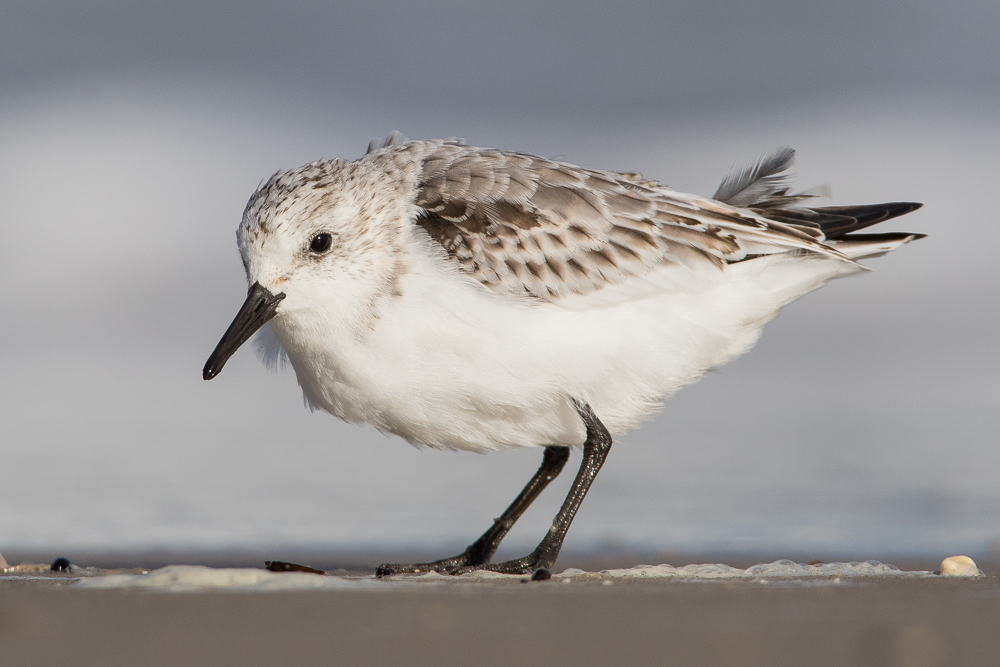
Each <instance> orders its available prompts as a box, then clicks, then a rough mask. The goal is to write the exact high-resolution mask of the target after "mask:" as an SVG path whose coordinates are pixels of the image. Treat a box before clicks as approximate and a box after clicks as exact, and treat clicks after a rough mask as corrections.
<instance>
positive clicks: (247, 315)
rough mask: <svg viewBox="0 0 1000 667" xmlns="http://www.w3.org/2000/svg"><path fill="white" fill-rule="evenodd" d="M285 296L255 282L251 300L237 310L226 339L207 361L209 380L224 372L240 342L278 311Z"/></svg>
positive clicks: (204, 374) (205, 370)
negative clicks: (271, 291) (273, 292)
mask: <svg viewBox="0 0 1000 667" xmlns="http://www.w3.org/2000/svg"><path fill="white" fill-rule="evenodd" d="M284 298H285V293H284V292H281V293H279V294H271V293H270V292H269V291H268V290H266V289H265V288H263V287H261V286H260V283H254V284H253V287H251V288H250V292H249V293H248V294H247V300H246V301H244V302H243V307H242V308H240V312H238V313H236V319H234V320H233V323H232V324H230V325H229V328H228V329H226V333H225V334H223V336H222V340H220V341H219V344H218V345H216V346H215V351H214V352H212V356H210V357H209V358H208V361H206V362H205V368H204V370H202V372H201V376H202V377H203V378H205V379H206V380H211V379H212V378H214V377H215V376H216V375H218V374H219V373H221V372H222V367H223V366H225V365H226V362H227V361H229V357H231V356H233V353H234V352H236V350H238V349H239V347H240V345H242V344H243V343H245V342H247V340H248V339H249V338H250V336H252V335H253V334H254V332H255V331H257V329H260V328H261V327H262V326H264V324H266V323H267V321H268V320H269V319H271V318H272V317H274V316H275V315H276V314H277V312H278V304H279V303H281V300H282V299H284Z"/></svg>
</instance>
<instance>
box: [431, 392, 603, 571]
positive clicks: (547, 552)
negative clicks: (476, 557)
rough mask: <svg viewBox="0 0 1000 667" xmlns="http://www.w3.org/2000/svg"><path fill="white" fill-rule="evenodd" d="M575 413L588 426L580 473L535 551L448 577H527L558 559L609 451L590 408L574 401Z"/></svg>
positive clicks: (464, 568) (467, 567) (459, 568)
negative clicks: (490, 573) (491, 574)
mask: <svg viewBox="0 0 1000 667" xmlns="http://www.w3.org/2000/svg"><path fill="white" fill-rule="evenodd" d="M574 405H575V407H576V411H577V412H578V413H580V417H581V418H582V419H583V423H584V424H585V425H586V427H587V440H586V441H585V442H584V443H583V462H582V463H580V470H579V472H577V473H576V479H575V480H573V486H572V487H570V490H569V494H567V496H566V500H565V501H563V504H562V507H561V508H560V509H559V513H558V514H557V515H556V518H555V519H554V520H553V521H552V527H551V528H549V532H548V533H547V534H546V535H545V537H544V538H543V539H542V541H541V542H540V543H539V545H538V546H537V547H535V550H534V551H532V552H531V553H530V554H528V555H527V556H525V557H524V558H517V559H515V560H508V561H504V562H502V563H485V564H482V565H472V566H465V567H458V568H455V569H452V570H449V573H450V574H462V573H464V572H471V571H473V570H490V571H493V572H502V573H505V574H528V573H531V572H534V571H536V570H539V569H545V570H548V569H549V568H551V567H552V566H553V565H554V564H555V562H556V558H557V557H558V556H559V550H560V549H562V543H563V539H564V538H565V537H566V531H568V530H569V525H570V524H571V523H572V522H573V517H575V516H576V511H577V510H578V509H580V503H582V502H583V498H584V496H586V495H587V491H589V490H590V485H591V484H593V482H594V479H595V478H596V477H597V473H598V472H599V471H600V470H601V466H602V465H604V460H605V459H606V458H607V457H608V452H609V451H611V434H610V433H608V429H606V428H605V427H604V424H602V423H601V420H600V419H598V418H597V415H595V414H594V411H593V410H592V409H591V407H590V406H589V405H587V404H585V403H578V402H576V401H574Z"/></svg>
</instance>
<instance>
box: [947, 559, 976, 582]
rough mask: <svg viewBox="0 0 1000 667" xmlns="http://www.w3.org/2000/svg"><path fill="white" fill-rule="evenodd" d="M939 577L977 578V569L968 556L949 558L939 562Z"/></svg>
mask: <svg viewBox="0 0 1000 667" xmlns="http://www.w3.org/2000/svg"><path fill="white" fill-rule="evenodd" d="M941 575H942V576H945V577H978V576H979V568H978V567H976V563H975V561H973V560H972V559H971V558H969V557H968V556H949V557H948V558H945V559H944V560H943V561H941Z"/></svg>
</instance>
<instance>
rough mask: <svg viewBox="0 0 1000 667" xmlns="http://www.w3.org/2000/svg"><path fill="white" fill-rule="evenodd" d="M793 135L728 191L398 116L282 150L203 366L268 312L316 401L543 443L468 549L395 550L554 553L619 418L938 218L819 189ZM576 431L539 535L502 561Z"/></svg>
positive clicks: (442, 568) (736, 350)
mask: <svg viewBox="0 0 1000 667" xmlns="http://www.w3.org/2000/svg"><path fill="white" fill-rule="evenodd" d="M793 158H794V151H792V150H791V149H788V148H785V149H780V150H778V151H776V152H774V153H772V154H770V155H767V156H765V157H763V158H761V160H759V161H758V162H757V163H756V164H752V165H749V166H747V167H746V168H744V169H742V170H736V171H734V172H733V173H731V174H730V175H729V176H727V177H726V179H725V180H724V181H723V182H722V184H721V185H720V187H719V189H718V190H717V191H716V192H715V194H714V195H713V196H712V197H703V196H698V195H692V194H685V193H682V192H678V191H675V190H673V189H671V188H669V187H667V186H665V185H662V184H660V183H658V182H656V181H653V180H649V179H646V178H644V177H643V176H642V175H640V174H637V173H620V172H613V171H602V170H598V169H586V168H582V167H578V166H574V165H571V164H567V163H564V162H559V161H556V160H550V159H546V158H543V157H538V156H535V155H528V154H524V153H516V152H510V151H503V150H495V149H486V148H475V147H472V146H467V145H465V144H464V143H463V142H462V141H460V140H456V139H443V140H433V141H408V140H406V139H405V138H404V137H402V135H399V134H398V133H393V134H392V135H390V136H389V138H387V139H386V140H384V141H373V142H372V144H371V145H370V146H369V150H368V153H367V154H366V155H365V156H363V157H362V158H359V159H357V160H353V161H346V160H323V161H316V162H311V163H310V164H307V165H305V166H302V167H299V168H297V169H292V170H288V171H279V172H278V173H276V174H274V175H273V176H272V177H271V178H270V179H269V180H267V181H266V182H265V183H264V184H263V185H262V186H260V187H259V189H258V190H257V191H256V192H255V193H254V194H253V196H252V197H251V198H250V201H249V203H248V204H247V206H246V209H245V211H244V213H243V219H242V221H241V223H240V225H239V229H238V231H237V242H238V246H239V250H240V255H241V257H242V259H243V266H244V269H245V270H246V276H247V282H248V284H249V285H250V288H249V293H248V295H247V298H246V301H245V302H244V304H243V306H242V308H241V309H240V310H239V313H238V314H237V316H236V318H235V320H234V321H233V323H232V325H231V326H230V327H229V329H228V330H227V331H226V333H225V335H224V336H223V337H222V340H221V341H220V342H219V344H218V346H217V347H216V349H215V351H214V352H213V353H212V355H211V357H210V358H209V359H208V362H207V363H206V365H205V367H204V371H203V376H204V378H205V379H206V380H209V379H212V378H213V377H215V376H216V375H218V374H219V372H220V371H221V370H222V367H223V365H224V364H225V363H226V361H227V360H228V359H229V357H230V356H232V354H233V353H234V352H235V351H236V350H237V348H239V347H240V345H242V344H243V343H244V342H246V341H247V340H248V339H249V338H250V337H251V336H252V335H253V334H254V332H255V331H257V330H258V329H260V328H261V327H262V326H263V325H265V323H267V324H268V325H269V327H270V329H271V331H272V332H273V338H274V339H275V340H276V345H277V346H280V347H276V348H275V349H273V350H272V353H273V354H279V355H287V359H288V361H289V362H290V363H291V366H292V368H293V369H294V370H295V375H296V377H297V379H298V382H299V385H300V386H301V388H302V391H303V393H304V395H305V399H306V401H307V402H308V404H309V405H310V406H311V407H314V408H316V409H321V410H325V411H327V412H329V413H331V414H333V415H335V416H337V417H339V418H341V419H343V420H345V421H347V422H351V423H365V422H366V423H368V424H371V425H372V426H374V427H375V428H377V429H379V430H380V431H383V432H386V433H393V434H396V435H399V436H401V437H402V438H405V439H406V440H408V441H409V442H411V443H413V444H415V445H422V446H428V447H434V448H439V449H459V450H473V451H485V450H495V449H500V448H506V447H542V448H544V454H543V457H542V464H541V467H540V468H539V469H538V471H537V472H536V473H535V475H534V476H533V477H532V478H531V480H530V481H529V482H528V484H527V486H525V487H524V489H523V490H522V491H521V493H520V494H519V495H518V496H517V498H516V499H515V500H514V502H513V503H512V504H511V505H510V507H508V508H507V510H506V511H505V512H504V513H503V514H501V515H500V517H498V518H496V519H495V520H494V522H493V525H492V526H490V528H489V529H488V530H487V531H486V532H485V533H484V534H483V535H482V536H481V537H480V538H479V539H478V540H476V541H475V542H473V543H472V544H471V545H470V546H469V547H468V548H467V549H466V550H465V551H464V552H462V553H461V554H459V555H457V556H454V557H451V558H444V559H442V560H438V561H435V562H431V563H416V564H406V565H404V564H385V565H382V566H381V567H379V568H378V570H377V574H378V575H379V576H388V575H392V574H399V573H415V572H428V571H438V572H449V573H462V572H467V571H470V570H476V569H485V570H493V571H497V572H505V573H517V574H523V573H532V572H539V571H543V574H544V571H546V570H547V569H548V568H550V567H551V566H552V565H553V564H554V563H555V561H556V558H557V556H558V554H559V550H560V549H561V547H562V544H563V539H564V537H565V535H566V532H567V530H568V529H569V526H570V523H571V522H572V521H573V517H574V516H575V514H576V512H577V509H578V508H579V507H580V503H581V502H582V501H583V498H584V496H585V495H586V493H587V491H588V490H589V489H590V486H591V484H592V483H593V481H594V479H595V477H596V476H597V473H598V471H599V470H600V469H601V466H602V464H603V463H604V460H605V458H606V457H607V455H608V452H609V450H610V448H611V443H612V437H613V436H617V435H619V434H622V433H625V432H626V431H629V430H630V429H633V428H635V427H637V426H638V425H639V424H640V423H641V422H642V421H643V420H645V419H647V418H648V417H650V416H651V415H652V414H653V413H655V412H656V411H657V410H658V409H659V408H660V407H661V405H662V403H663V401H664V400H665V399H666V398H667V397H669V396H670V395H671V394H672V393H673V392H675V391H676V390H678V389H679V388H681V387H683V386H684V385H687V384H689V383H691V382H694V381H695V380H697V379H698V378H699V377H701V376H702V375H704V374H705V373H706V372H708V371H709V370H711V369H713V368H715V367H718V366H720V365H722V364H725V363H726V362H728V361H730V360H731V359H733V358H735V357H737V356H738V355H740V354H742V353H744V352H746V351H747V350H748V349H750V347H751V346H753V344H754V343H755V342H756V341H757V338H758V337H759V335H760V333H761V329H762V327H763V326H764V325H765V324H766V323H767V322H768V321H770V320H771V319H773V318H774V317H775V315H776V314H777V313H778V311H779V310H780V309H781V308H782V307H783V306H785V305H786V304H788V303H790V302H791V301H793V300H795V299H797V298H798V297H800V296H802V295H803V294H806V293H807V292H810V291H812V290H814V289H816V288H818V287H820V286H822V285H823V284H825V283H826V282H828V281H830V280H832V279H834V278H839V277H842V276H847V275H851V274H854V273H858V272H860V271H864V270H865V267H864V266H862V265H861V264H859V263H858V261H857V260H859V259H863V258H868V257H875V256H878V255H882V254H884V253H886V252H889V251H890V250H893V249H895V248H897V247H899V246H901V245H903V244H905V243H907V242H909V241H912V240H914V239H918V238H921V237H922V236H923V235H922V234H912V233H896V232H890V233H883V234H858V233H857V232H858V230H861V229H864V228H866V227H869V226H870V225H874V224H876V223H878V222H882V221H884V220H888V219H890V218H894V217H896V216H899V215H903V214H905V213H909V212H911V211H914V210H916V209H917V208H919V207H920V204H917V203H909V202H894V203H887V204H873V205H862V206H824V207H817V206H810V204H811V203H812V202H811V200H810V197H809V196H807V195H802V194H791V193H790V192H789V189H788V186H787V184H786V182H785V178H786V172H787V170H788V168H789V167H790V165H791V163H792V160H793ZM580 445H582V448H583V459H582V463H581V465H580V468H579V471H578V472H577V475H576V478H575V480H574V482H573V485H572V488H571V489H570V491H569V494H568V495H567V497H566V499H565V501H564V503H563V505H562V507H561V509H560V510H559V513H558V514H557V515H556V517H555V519H554V521H553V523H552V527H551V528H550V529H549V531H548V533H547V534H546V535H545V537H544V538H543V539H542V541H541V542H540V543H539V545H538V547H537V548H535V550H534V551H532V552H531V553H530V554H528V555H527V556H525V557H523V558H517V559H514V560H509V561H506V562H500V563H493V562H491V559H492V556H493V554H494V553H495V552H496V550H497V547H498V546H499V544H500V541H501V540H502V539H503V537H504V536H505V535H506V534H507V532H508V531H509V530H510V528H511V527H512V526H513V525H514V522H515V521H517V519H518V517H520V516H521V514H522V513H523V512H524V511H525V509H526V508H527V507H528V506H529V505H530V504H531V503H532V501H533V500H534V499H535V498H536V497H537V496H538V495H539V494H540V493H541V492H542V490H543V489H544V488H545V487H546V485H548V484H549V482H551V481H552V480H553V479H554V478H555V477H556V476H557V475H558V474H559V472H560V471H561V470H562V468H563V466H564V464H565V463H566V460H567V459H568V457H569V450H570V447H573V446H580ZM269 567H270V568H271V569H279V570H280V569H299V567H300V566H295V565H292V564H287V563H282V562H278V561H275V562H273V563H270V564H269Z"/></svg>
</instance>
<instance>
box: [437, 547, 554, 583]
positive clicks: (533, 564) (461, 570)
mask: <svg viewBox="0 0 1000 667" xmlns="http://www.w3.org/2000/svg"><path fill="white" fill-rule="evenodd" d="M555 562H556V559H555V558H554V557H551V556H548V555H545V554H542V553H541V552H540V551H539V550H538V549H535V550H534V551H532V552H531V553H530V554H528V555H527V556H524V557H523V558H515V559H514V560H505V561H503V562H502V563H482V564H481V565H466V566H462V567H456V568H453V569H450V570H448V574H455V575H458V574H466V573H468V572H484V571H485V572H499V573H500V574H531V575H535V574H537V573H538V572H539V571H542V572H543V573H545V574H547V573H548V571H549V569H550V568H551V567H552V566H553V565H554V564H555ZM545 574H541V575H540V576H539V577H538V579H547V578H548V577H546V576H545ZM532 578H534V577H532Z"/></svg>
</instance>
